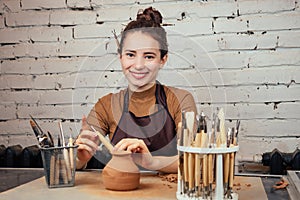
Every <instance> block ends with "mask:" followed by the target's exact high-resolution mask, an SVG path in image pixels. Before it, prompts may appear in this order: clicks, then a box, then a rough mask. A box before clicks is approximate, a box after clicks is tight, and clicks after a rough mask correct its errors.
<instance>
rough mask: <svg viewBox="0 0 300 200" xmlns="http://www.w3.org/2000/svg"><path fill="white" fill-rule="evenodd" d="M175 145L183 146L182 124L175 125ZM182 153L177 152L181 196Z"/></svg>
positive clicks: (182, 181)
mask: <svg viewBox="0 0 300 200" xmlns="http://www.w3.org/2000/svg"><path fill="white" fill-rule="evenodd" d="M177 138H178V139H177V145H178V146H183V129H182V122H179V123H178V125H177ZM183 185H184V179H183V153H182V152H181V151H178V188H177V189H178V191H180V193H181V194H183V191H184V190H183Z"/></svg>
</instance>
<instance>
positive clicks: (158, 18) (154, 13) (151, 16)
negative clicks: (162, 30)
mask: <svg viewBox="0 0 300 200" xmlns="http://www.w3.org/2000/svg"><path fill="white" fill-rule="evenodd" d="M162 18H163V17H162V15H161V14H160V12H159V11H158V10H155V9H154V8H152V7H149V8H146V9H145V10H142V11H139V12H138V14H137V16H136V20H151V21H153V22H155V23H156V24H161V23H162Z"/></svg>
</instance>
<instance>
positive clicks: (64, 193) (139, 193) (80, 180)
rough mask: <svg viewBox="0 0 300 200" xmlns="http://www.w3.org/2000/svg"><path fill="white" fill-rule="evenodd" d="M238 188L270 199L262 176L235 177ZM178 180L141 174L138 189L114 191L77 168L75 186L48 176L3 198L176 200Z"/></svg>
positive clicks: (243, 195)
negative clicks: (50, 183)
mask: <svg viewBox="0 0 300 200" xmlns="http://www.w3.org/2000/svg"><path fill="white" fill-rule="evenodd" d="M235 183H239V185H240V186H235V188H234V190H235V192H237V193H238V195H239V199H241V200H248V199H249V200H252V199H260V200H264V199H267V195H266V193H265V190H264V187H263V185H262V182H261V179H260V178H258V177H241V176H240V177H239V176H236V177H235ZM176 191H177V183H172V182H169V181H166V180H165V179H164V178H162V177H161V176H158V175H157V174H154V173H143V174H142V175H141V181H140V187H139V188H138V189H137V190H134V191H125V192H124V191H123V192H120V191H119V192H118V191H110V190H106V189H105V188H104V186H103V184H102V179H101V172H100V171H98V170H96V171H95V170H93V171H82V172H81V171H77V172H76V177H75V186H74V187H65V188H51V189H49V188H48V187H47V185H46V182H45V177H42V178H39V179H36V180H34V181H31V182H29V183H26V184H24V185H21V186H19V187H16V188H14V189H11V190H8V191H5V192H2V193H0V199H1V200H16V199H18V200H22V199H28V200H29V199H30V200H47V199H51V200H59V199H69V200H100V199H101V200H111V199H121V200H148V199H149V200H150V199H151V200H153V199H155V200H156V199H176Z"/></svg>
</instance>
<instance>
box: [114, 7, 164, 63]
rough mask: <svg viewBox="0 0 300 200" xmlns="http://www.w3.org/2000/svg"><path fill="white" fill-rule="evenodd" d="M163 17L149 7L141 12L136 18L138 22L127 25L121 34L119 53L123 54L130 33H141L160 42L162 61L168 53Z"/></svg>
mask: <svg viewBox="0 0 300 200" xmlns="http://www.w3.org/2000/svg"><path fill="white" fill-rule="evenodd" d="M161 23H162V15H161V14H160V12H159V11H158V10H155V9H154V8H152V7H149V8H147V9H145V10H143V11H142V12H141V13H140V12H139V13H138V14H137V16H136V20H134V21H131V22H130V23H128V24H127V26H126V27H125V29H124V30H123V31H122V33H121V41H120V47H119V49H118V52H119V53H120V54H121V53H122V48H123V43H124V40H125V38H126V35H127V34H128V33H132V32H136V31H141V32H142V33H146V34H149V35H150V36H151V37H152V38H153V39H155V40H156V41H158V43H159V46H160V57H161V59H162V58H163V57H164V56H165V55H166V54H167V53H168V44H167V33H166V31H165V29H164V28H163V27H161Z"/></svg>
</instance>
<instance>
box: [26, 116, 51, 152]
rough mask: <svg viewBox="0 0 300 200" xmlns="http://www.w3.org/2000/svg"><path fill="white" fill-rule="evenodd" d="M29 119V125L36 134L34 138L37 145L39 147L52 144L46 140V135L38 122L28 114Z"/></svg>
mask: <svg viewBox="0 0 300 200" xmlns="http://www.w3.org/2000/svg"><path fill="white" fill-rule="evenodd" d="M30 117H31V119H30V126H31V128H32V130H33V132H34V134H35V136H36V139H37V140H38V142H39V145H40V146H41V147H46V146H53V144H52V143H51V141H49V140H48V137H47V135H46V134H45V133H44V132H43V130H42V129H41V127H40V126H39V125H38V123H37V122H36V120H35V119H34V118H33V117H32V116H31V115H30Z"/></svg>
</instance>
